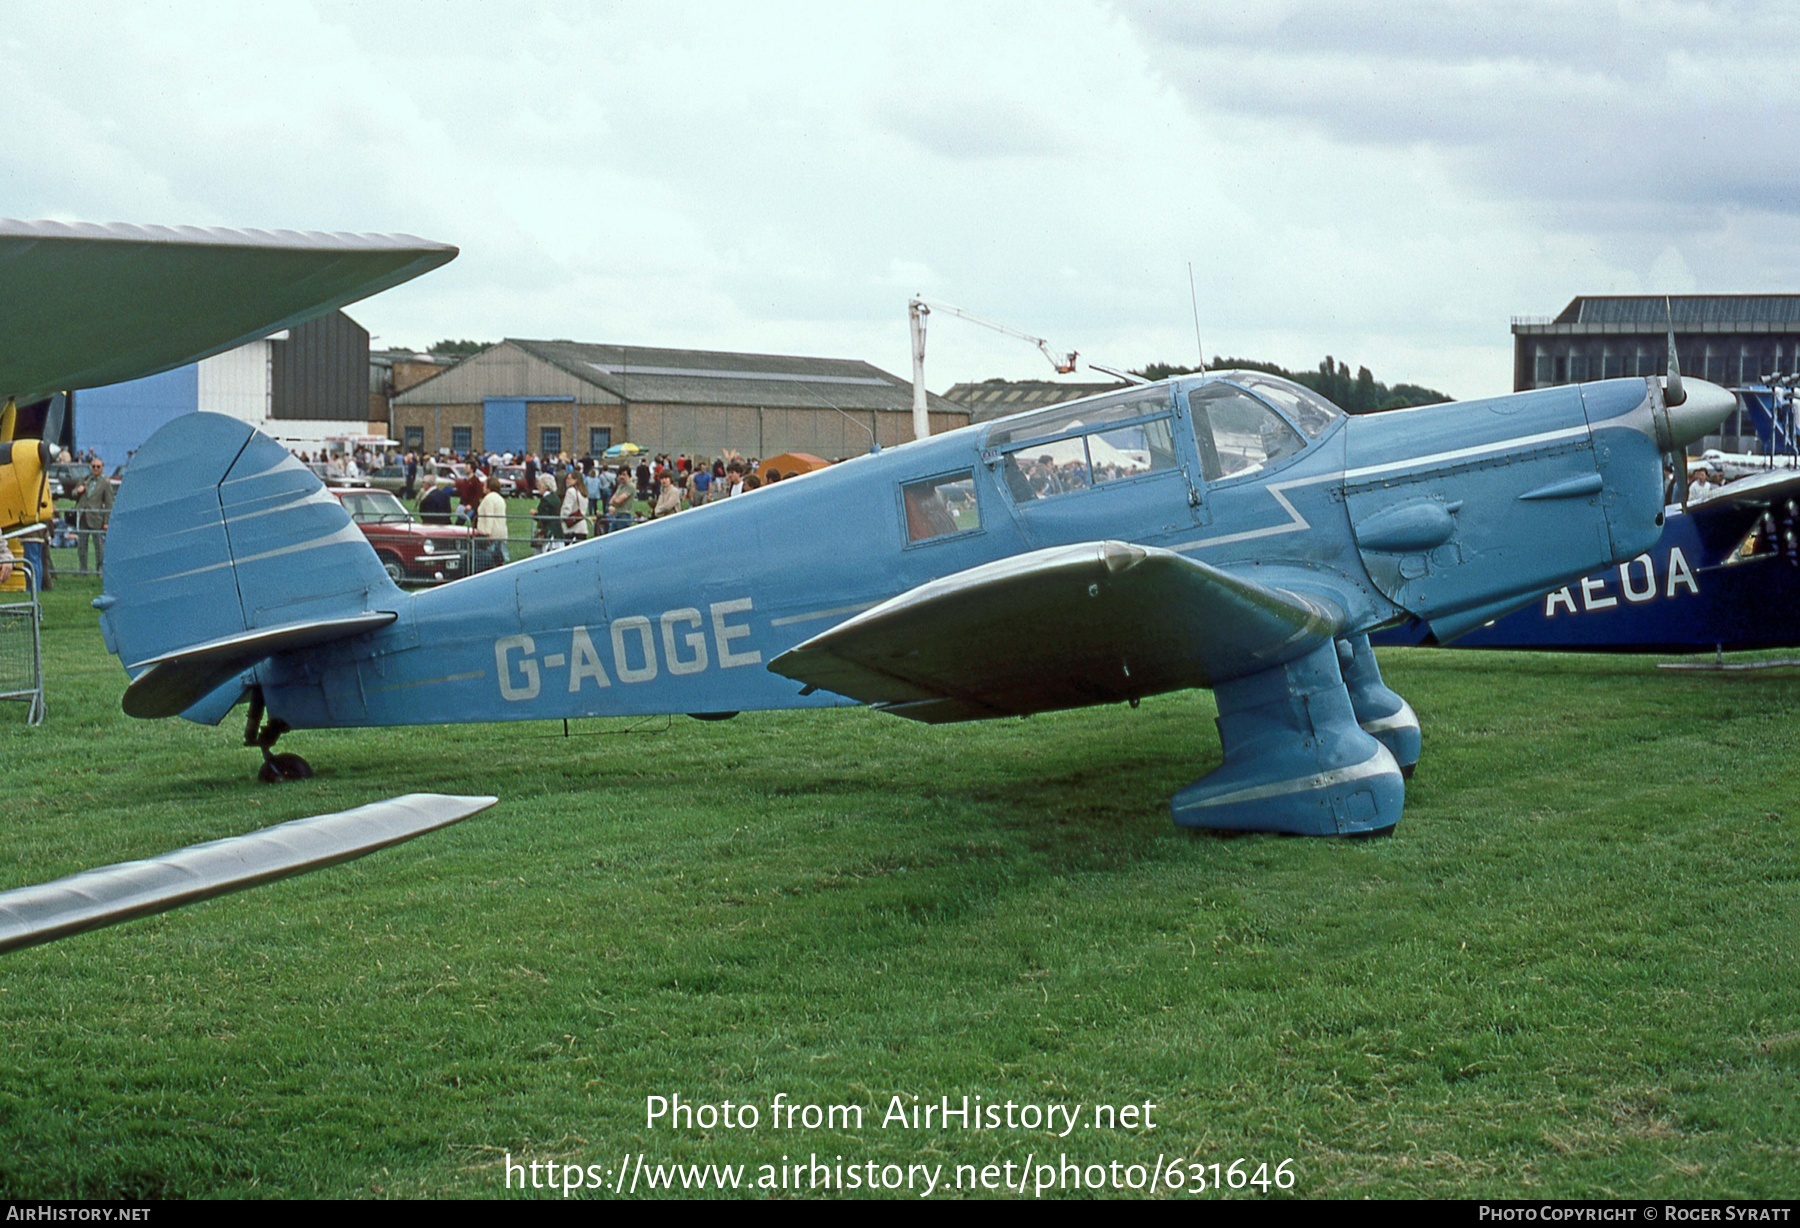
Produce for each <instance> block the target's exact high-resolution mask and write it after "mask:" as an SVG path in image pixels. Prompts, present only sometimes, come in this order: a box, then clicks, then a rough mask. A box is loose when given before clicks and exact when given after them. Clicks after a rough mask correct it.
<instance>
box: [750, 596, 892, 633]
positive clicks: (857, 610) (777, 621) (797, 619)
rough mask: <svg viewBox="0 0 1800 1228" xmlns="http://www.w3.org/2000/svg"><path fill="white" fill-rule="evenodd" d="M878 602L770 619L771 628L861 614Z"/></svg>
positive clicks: (878, 603) (866, 602)
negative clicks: (816, 619) (842, 615)
mask: <svg viewBox="0 0 1800 1228" xmlns="http://www.w3.org/2000/svg"><path fill="white" fill-rule="evenodd" d="M880 604H881V602H879V601H865V602H863V603H862V604H861V605H841V606H838V607H837V608H835V609H831V610H814V611H813V612H812V613H811V614H789V615H788V616H787V617H786V618H771V619H770V620H769V625H770V626H771V627H785V626H787V625H789V624H790V623H809V622H811V621H812V620H813V619H815V618H833V617H835V616H837V615H839V614H861V613H862V612H863V611H864V610H872V609H874V608H875V607H876V606H878V605H880Z"/></svg>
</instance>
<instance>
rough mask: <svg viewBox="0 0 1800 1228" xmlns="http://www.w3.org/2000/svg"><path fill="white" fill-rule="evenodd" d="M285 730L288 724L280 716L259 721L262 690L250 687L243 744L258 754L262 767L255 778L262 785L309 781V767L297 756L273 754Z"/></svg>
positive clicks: (310, 773) (261, 707) (261, 714)
mask: <svg viewBox="0 0 1800 1228" xmlns="http://www.w3.org/2000/svg"><path fill="white" fill-rule="evenodd" d="M287 731H288V723H287V722H286V721H284V720H282V719H281V718H280V717H272V718H270V719H269V720H268V721H264V720H263V695H262V688H261V687H252V688H250V719H249V720H248V721H246V722H245V724H244V745H245V746H254V747H256V748H258V749H259V750H261V751H262V757H263V761H262V766H261V767H260V768H258V769H257V770H256V778H257V779H258V780H260V781H262V783H264V784H265V785H273V784H279V783H281V782H282V781H284V780H311V779H312V774H313V770H312V764H310V763H308V762H307V761H306V760H304V759H302V758H301V757H300V756H299V755H291V754H280V755H278V754H276V753H275V742H276V740H277V739H278V738H280V737H281V735H282V734H284V733H286V732H287Z"/></svg>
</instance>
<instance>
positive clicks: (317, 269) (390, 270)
mask: <svg viewBox="0 0 1800 1228" xmlns="http://www.w3.org/2000/svg"><path fill="white" fill-rule="evenodd" d="M456 253H457V249H456V248H454V247H452V246H450V245H449V244H445V243H434V242H431V241H430V240H428V239H420V238H416V237H414V236H412V235H383V234H334V233H322V232H313V231H294V230H226V229H208V228H203V227H197V226H128V225H95V224H92V223H85V222H84V223H66V222H41V221H31V222H27V221H9V220H0V290H4V293H0V403H4V402H5V401H6V400H7V399H8V398H13V399H16V400H18V401H19V402H21V403H23V402H25V401H28V400H33V399H36V398H38V397H43V396H48V395H50V394H51V393H54V392H59V391H63V390H67V389H72V388H93V387H98V386H100V385H103V384H115V383H118V382H119V381H121V380H128V379H137V378H139V377H141V376H146V375H154V374H156V373H157V372H159V371H167V370H169V369H170V368H173V367H179V366H182V365H183V364H185V363H190V362H194V361H196V360H198V359H201V358H206V357H208V356H210V355H213V354H218V353H222V352H224V351H225V350H229V349H231V348H233V347H235V346H238V345H242V344H243V343H244V342H246V341H252V340H255V339H256V338H258V337H265V336H267V335H268V334H270V333H272V332H276V331H279V330H280V329H283V328H287V327H289V326H291V325H294V324H299V323H302V322H304V321H306V320H309V319H312V318H313V317H314V316H318V315H323V314H324V313H325V312H327V311H332V310H335V309H336V308H339V307H342V306H344V305H346V304H348V303H353V302H356V301H357V300H358V299H362V298H367V297H368V296H369V295H371V294H375V293H377V292H379V291H382V290H385V289H388V288H389V287H391V286H397V285H399V284H400V283H401V282H404V281H409V280H411V279H412V278H414V277H417V276H418V275H419V274H421V273H425V272H428V271H430V270H431V269H434V268H437V267H438V266H439V265H441V264H445V263H447V262H448V261H450V260H451V259H453V258H454V257H455V256H456Z"/></svg>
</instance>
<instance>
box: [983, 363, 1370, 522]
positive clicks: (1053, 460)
mask: <svg viewBox="0 0 1800 1228" xmlns="http://www.w3.org/2000/svg"><path fill="white" fill-rule="evenodd" d="M1184 389H1185V390H1184ZM1177 397H1185V398H1186V401H1187V407H1188V409H1189V410H1190V411H1191V413H1190V417H1191V420H1192V423H1193V427H1194V437H1195V444H1196V446H1197V449H1198V451H1199V459H1200V469H1201V473H1202V476H1203V478H1204V480H1206V481H1208V482H1217V481H1223V480H1226V479H1229V478H1233V477H1239V476H1242V475H1245V474H1249V473H1254V472H1256V471H1258V470H1260V469H1264V468H1267V467H1269V466H1271V465H1274V464H1278V463H1279V462H1280V461H1282V460H1284V459H1285V458H1287V457H1290V456H1293V455H1295V454H1297V453H1299V452H1301V451H1303V450H1305V448H1306V447H1307V445H1308V444H1309V443H1310V442H1311V441H1312V440H1314V439H1317V438H1319V437H1320V436H1322V435H1324V434H1325V433H1326V432H1327V431H1329V430H1330V429H1331V427H1332V426H1333V424H1335V423H1336V422H1337V421H1338V420H1339V419H1341V418H1343V417H1344V411H1343V410H1341V409H1339V408H1338V407H1337V406H1335V405H1333V404H1332V403H1331V402H1330V401H1327V400H1325V398H1323V397H1321V396H1319V395H1318V394H1317V393H1314V392H1312V391H1311V390H1310V389H1307V388H1304V387H1302V386H1300V385H1299V384H1296V383H1294V382H1293V381H1291V380H1285V379H1282V378H1281V377H1280V376H1276V375H1265V374H1264V373H1262V372H1260V371H1221V372H1211V373H1208V374H1206V375H1204V376H1201V377H1199V379H1198V380H1197V381H1195V382H1192V383H1188V382H1186V381H1184V382H1182V383H1180V384H1176V383H1169V384H1155V385H1149V386H1145V387H1134V388H1129V389H1125V390H1122V391H1120V392H1115V393H1108V394H1106V395H1105V396H1100V397H1090V398H1086V399H1083V400H1080V401H1070V402H1068V403H1067V404H1063V405H1053V406H1050V407H1048V408H1046V409H1041V410H1037V411H1036V412H1034V413H1028V414H1020V415H1018V416H1017V417H1014V418H1007V419H1005V420H1003V421H1001V422H997V423H995V424H994V426H993V428H992V429H991V430H990V431H989V433H988V437H987V454H988V455H989V456H990V457H994V458H996V459H1000V460H1002V461H1003V463H1004V474H1005V479H1006V484H1007V486H1008V488H1009V489H1010V490H1011V492H1012V494H1013V496H1014V498H1015V499H1019V500H1026V499H1042V498H1046V497H1048V496H1051V495H1057V494H1065V493H1069V492H1072V491H1076V490H1086V489H1090V488H1092V487H1095V486H1098V485H1101V484H1103V483H1107V482H1116V481H1120V480H1122V479H1130V478H1137V477H1140V476H1143V475H1146V474H1154V473H1158V472H1162V471H1165V470H1172V469H1176V468H1178V467H1180V466H1181V461H1180V460H1179V459H1178V453H1177V446H1176V441H1175V439H1174V430H1175V426H1174V421H1173V419H1174V417H1175V409H1176V400H1175V399H1176V398H1177Z"/></svg>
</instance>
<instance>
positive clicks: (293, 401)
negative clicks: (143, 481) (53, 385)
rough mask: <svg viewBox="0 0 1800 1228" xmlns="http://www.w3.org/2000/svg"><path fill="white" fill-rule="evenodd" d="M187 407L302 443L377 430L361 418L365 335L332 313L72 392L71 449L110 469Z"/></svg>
mask: <svg viewBox="0 0 1800 1228" xmlns="http://www.w3.org/2000/svg"><path fill="white" fill-rule="evenodd" d="M196 410H204V411H206V412H207V413H214V414H226V415H228V416H230V417H233V418H238V419H241V420H242V421H244V422H248V423H249V424H250V425H251V426H253V427H255V428H256V429H257V430H259V431H262V432H263V433H264V434H267V435H270V436H273V437H274V438H276V439H278V440H280V441H281V442H282V443H285V444H287V445H288V446H289V447H292V448H296V449H303V450H311V449H315V448H318V447H320V446H322V444H323V442H324V441H325V440H326V439H327V438H329V437H331V436H334V435H337V436H344V435H366V434H375V435H385V434H386V433H387V423H386V421H385V420H382V419H375V420H373V421H372V420H371V419H370V417H369V415H370V412H371V404H370V395H369V334H368V332H367V331H366V330H365V329H364V328H363V327H362V326H361V325H360V324H358V323H357V322H356V321H355V320H352V319H351V318H350V317H349V316H347V315H345V314H344V313H343V312H341V311H334V312H332V313H331V314H329V315H325V316H320V317H319V318H318V319H316V320H309V321H308V322H307V323H305V324H300V325H296V326H295V327H293V328H291V329H288V330H286V331H284V332H280V333H276V334H275V335H274V336H272V337H268V338H265V339H264V340H262V341H252V342H250V343H249V344H248V345H241V346H239V347H238V348H237V349H235V350H227V351H226V352H225V353H223V354H215V355H214V356H213V357H211V358H205V359H202V360H201V361H199V362H197V363H189V364H188V365H187V366H185V367H177V368H175V369H174V370H173V371H164V372H163V373H162V374H160V375H152V376H148V377H146V378H144V379H136V380H127V381H126V382H124V383H122V384H109V385H107V386H106V387H104V388H86V389H83V390H81V391H80V392H77V393H76V394H75V395H74V397H73V398H72V403H71V412H70V417H71V423H72V429H73V434H74V447H75V448H76V449H77V450H78V451H85V450H87V449H90V448H91V449H92V450H93V451H95V452H97V453H99V455H100V458H101V459H102V460H104V461H105V462H106V464H107V466H108V467H109V468H114V467H117V466H119V465H123V464H124V463H125V462H126V461H127V460H129V459H130V457H131V454H132V453H133V452H135V451H137V449H138V448H139V446H141V445H142V444H143V442H144V441H145V440H146V439H148V438H149V437H150V436H151V434H153V433H154V432H155V431H156V429H157V428H158V427H160V426H161V425H163V423H165V422H167V421H169V420H170V419H171V418H174V417H176V416H177V415H179V414H187V413H193V412H194V411H196Z"/></svg>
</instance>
